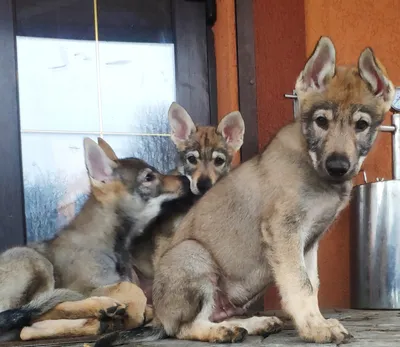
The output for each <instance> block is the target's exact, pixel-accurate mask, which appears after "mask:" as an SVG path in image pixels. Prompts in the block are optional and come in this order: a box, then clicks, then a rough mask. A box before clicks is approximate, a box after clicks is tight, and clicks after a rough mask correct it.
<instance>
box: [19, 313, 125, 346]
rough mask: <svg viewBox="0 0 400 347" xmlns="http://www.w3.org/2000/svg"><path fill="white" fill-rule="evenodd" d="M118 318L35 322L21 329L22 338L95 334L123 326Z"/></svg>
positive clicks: (25, 339)
mask: <svg viewBox="0 0 400 347" xmlns="http://www.w3.org/2000/svg"><path fill="white" fill-rule="evenodd" d="M119 323H120V322H119V321H118V320H110V321H107V322H104V323H102V322H100V321H99V320H98V319H94V318H88V319H85V318H82V319H59V320H48V321H42V322H37V323H34V324H33V325H31V326H29V327H25V328H23V329H22V331H21V335H20V337H21V340H23V341H28V340H38V339H45V338H50V337H55V336H57V337H78V336H94V335H99V334H102V333H105V332H108V331H114V330H116V329H119V328H121V324H119Z"/></svg>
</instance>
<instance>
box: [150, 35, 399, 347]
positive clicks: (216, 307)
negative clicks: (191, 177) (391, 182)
mask: <svg viewBox="0 0 400 347" xmlns="http://www.w3.org/2000/svg"><path fill="white" fill-rule="evenodd" d="M363 59H365V60H363ZM359 61H360V63H359V64H360V66H362V69H363V70H362V71H358V70H357V69H356V68H353V67H336V64H335V50H334V47H333V44H332V42H331V41H330V40H329V38H321V40H320V41H319V43H318V45H317V47H316V51H315V52H314V54H313V55H312V57H310V60H309V61H308V62H307V64H306V66H305V69H304V70H303V71H302V73H301V74H300V76H299V78H298V80H297V83H296V91H297V94H298V96H299V101H300V113H301V117H300V118H299V119H298V120H297V121H296V122H294V123H292V124H289V125H287V126H285V127H284V128H282V129H281V130H280V131H279V133H278V134H277V136H276V137H275V138H274V139H273V141H272V142H271V143H270V145H269V146H268V147H267V148H266V150H265V151H264V152H263V153H262V154H260V155H259V156H256V157H254V158H253V159H251V160H249V161H247V162H245V163H243V164H242V165H241V166H239V167H238V168H237V169H235V170H234V171H232V172H231V173H230V174H229V175H228V176H226V177H225V178H224V179H222V180H220V181H219V182H218V183H217V184H215V185H214V186H213V187H212V188H211V189H210V190H209V191H208V192H207V194H205V196H204V197H203V198H202V199H200V200H199V201H198V202H197V204H196V205H195V206H194V207H193V208H192V209H191V210H190V211H189V212H188V213H187V215H186V216H185V217H184V218H183V220H182V222H181V223H180V226H179V228H178V229H177V230H176V232H175V234H174V236H173V239H172V241H171V243H170V245H169V246H168V249H167V251H166V252H165V253H164V254H163V255H162V257H161V258H160V260H159V261H158V263H157V264H156V269H155V277H154V288H153V299H154V308H155V315H156V317H157V322H160V324H161V325H162V326H163V329H164V330H165V332H166V334H167V335H168V336H175V337H178V338H180V339H193V340H201V341H213V342H236V341H238V340H241V339H243V337H244V335H245V334H244V333H243V330H247V332H248V333H250V334H262V333H263V332H262V329H260V319H252V318H250V320H247V319H235V320H230V321H229V320H228V321H227V320H226V318H229V316H230V315H228V314H227V315H226V317H225V320H224V319H220V320H222V321H220V322H217V321H216V320H217V318H214V317H220V316H218V315H220V314H221V312H222V313H223V312H227V311H228V310H232V312H234V309H237V308H247V307H248V306H249V304H250V303H251V302H252V300H254V298H257V297H258V296H259V295H262V294H263V293H264V291H265V289H266V288H267V287H268V286H269V285H270V284H271V283H275V284H276V285H277V287H278V288H279V292H280V295H281V297H282V305H283V308H284V309H285V311H286V312H287V314H288V315H289V316H291V317H292V319H293V321H294V323H295V326H296V328H297V331H298V332H299V335H300V336H301V337H302V338H303V339H304V340H305V341H310V342H317V343H329V342H334V343H342V342H345V341H347V340H349V339H350V338H351V335H350V334H349V333H348V332H347V330H346V329H345V328H344V327H343V326H342V325H341V323H339V322H338V321H337V320H334V319H330V320H326V319H325V318H324V317H323V316H322V314H321V313H320V310H319V307H318V286H319V280H318V270H317V250H318V241H319V240H320V238H321V237H322V235H323V234H324V233H325V232H326V230H327V229H328V227H329V226H330V225H331V223H332V222H333V220H334V219H335V218H336V216H337V215H338V214H339V213H340V211H342V210H343V208H344V207H345V206H346V205H347V204H348V201H349V199H350V194H351V189H352V178H353V177H354V175H356V174H357V173H358V170H359V166H360V165H359V164H360V160H362V159H363V157H365V156H366V155H367V153H368V151H369V150H370V148H371V146H372V144H373V142H374V139H375V137H376V132H377V127H378V126H379V124H380V123H381V122H382V119H383V117H384V114H385V112H387V111H388V110H389V106H390V103H391V101H392V99H393V88H392V87H393V85H392V84H391V82H390V81H389V80H388V79H387V78H386V77H383V76H385V75H384V74H383V71H384V70H382V72H381V70H379V67H378V68H377V67H376V66H375V63H374V61H375V57H374V56H373V53H372V50H368V49H367V50H365V51H364V52H363V53H362V54H361V55H360V59H359ZM313 64H315V66H316V67H314V66H313ZM376 65H378V64H376ZM361 74H362V75H363V76H366V77H361ZM375 78H376V79H377V81H375V80H374V79H375ZM321 102H322V104H320V103H321ZM360 109H363V111H362V114H361V115H360V112H361V111H360ZM318 117H322V118H323V119H322V120H321V118H318ZM360 117H364V118H365V120H366V121H367V125H366V127H365V128H364V127H363V126H364V125H365V124H363V123H360V122H359V121H360V119H361V120H363V119H364V118H360ZM317 118H318V119H317ZM335 136H336V143H334V141H333V138H334V137H335ZM326 143H328V144H326ZM363 146H364V147H363ZM339 154H340V155H341V156H342V157H340V160H339V159H337V156H338V155H339ZM264 324H266V325H267V326H268V325H271V326H273V328H271V330H274V331H279V329H280V328H281V326H282V322H281V321H280V320H279V319H278V318H270V320H268V321H267V320H266V321H264ZM239 329H241V330H239ZM239 331H240V333H239Z"/></svg>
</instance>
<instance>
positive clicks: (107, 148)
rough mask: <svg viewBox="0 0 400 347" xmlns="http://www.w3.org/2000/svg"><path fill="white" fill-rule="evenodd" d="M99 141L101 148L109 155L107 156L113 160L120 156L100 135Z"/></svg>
mask: <svg viewBox="0 0 400 347" xmlns="http://www.w3.org/2000/svg"><path fill="white" fill-rule="evenodd" d="M97 143H98V144H99V146H100V148H101V149H102V150H103V151H104V153H105V154H106V155H107V157H109V158H110V159H111V160H118V157H117V155H116V154H115V152H114V150H113V149H112V148H111V146H110V145H109V144H108V143H107V142H106V141H105V140H103V139H102V138H101V137H98V138H97Z"/></svg>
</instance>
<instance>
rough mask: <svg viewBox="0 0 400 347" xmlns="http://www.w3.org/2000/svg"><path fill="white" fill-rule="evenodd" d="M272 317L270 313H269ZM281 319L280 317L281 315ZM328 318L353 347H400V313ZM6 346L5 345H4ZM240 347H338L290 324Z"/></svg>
mask: <svg viewBox="0 0 400 347" xmlns="http://www.w3.org/2000/svg"><path fill="white" fill-rule="evenodd" d="M268 313H270V312H268ZM277 315H278V316H280V313H277ZM324 316H325V317H327V318H328V317H329V318H337V319H339V320H340V321H341V322H342V324H343V325H344V326H345V327H346V328H347V329H348V330H349V332H350V333H351V334H352V335H353V336H354V339H353V340H352V341H351V342H350V343H349V344H348V345H347V346H349V347H361V346H363V347H395V346H396V347H398V346H400V311H355V310H354V311H353V310H336V311H331V312H324ZM91 341H93V339H90V338H77V339H73V340H71V339H68V340H66V339H63V340H51V341H36V342H35V343H33V342H30V343H28V342H24V343H21V342H19V343H18V342H14V343H11V344H10V343H8V344H7V346H25V347H28V346H36V347H37V346H70V347H78V346H79V347H83V346H84V343H85V345H86V344H87V346H92V343H91ZM0 346H3V344H0ZM126 346H135V347H145V346H146V347H157V346H160V347H161V346H163V347H186V346H193V347H202V346H204V347H211V346H213V347H216V346H218V347H221V345H220V344H208V343H202V342H191V341H178V340H173V339H167V340H162V341H157V342H151V343H136V344H130V345H126ZM234 346H237V347H242V346H243V347H250V346H265V347H286V346H290V347H319V346H334V344H325V345H320V344H309V343H304V342H302V341H301V340H300V339H299V338H298V336H297V334H296V331H295V330H293V327H292V324H291V323H290V322H287V323H286V326H285V329H284V330H283V331H282V332H280V333H278V334H275V335H271V336H269V337H267V338H265V339H262V338H259V337H247V338H246V340H245V341H244V342H242V343H237V344H234Z"/></svg>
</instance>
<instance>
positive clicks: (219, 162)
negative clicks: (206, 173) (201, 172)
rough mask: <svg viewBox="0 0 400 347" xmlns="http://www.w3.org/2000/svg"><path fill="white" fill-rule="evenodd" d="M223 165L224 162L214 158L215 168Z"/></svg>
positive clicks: (221, 159)
mask: <svg viewBox="0 0 400 347" xmlns="http://www.w3.org/2000/svg"><path fill="white" fill-rule="evenodd" d="M224 163H225V160H224V159H223V158H221V157H216V158H215V160H214V164H215V166H221V165H223V164H224Z"/></svg>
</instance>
